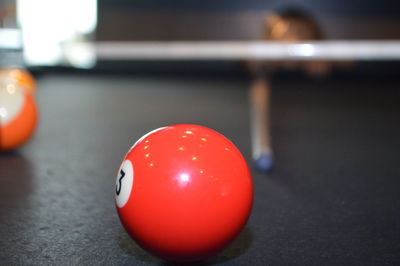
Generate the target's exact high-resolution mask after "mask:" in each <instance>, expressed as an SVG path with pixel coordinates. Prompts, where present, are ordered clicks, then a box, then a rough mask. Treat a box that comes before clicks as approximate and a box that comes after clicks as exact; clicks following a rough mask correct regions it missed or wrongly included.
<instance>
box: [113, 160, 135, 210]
mask: <svg viewBox="0 0 400 266" xmlns="http://www.w3.org/2000/svg"><path fill="white" fill-rule="evenodd" d="M132 185H133V166H132V163H131V161H129V160H125V161H124V162H123V163H122V164H121V167H120V169H119V171H118V175H117V180H116V181H115V203H116V204H117V206H118V208H122V207H123V206H124V205H125V204H126V203H127V202H128V199H129V196H130V194H131V191H132Z"/></svg>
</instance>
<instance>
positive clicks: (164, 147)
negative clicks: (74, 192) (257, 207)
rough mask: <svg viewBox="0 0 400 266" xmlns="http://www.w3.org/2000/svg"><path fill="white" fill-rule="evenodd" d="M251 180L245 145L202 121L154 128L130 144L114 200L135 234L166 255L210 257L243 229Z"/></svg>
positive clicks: (158, 253)
mask: <svg viewBox="0 0 400 266" xmlns="http://www.w3.org/2000/svg"><path fill="white" fill-rule="evenodd" d="M252 202H253V185H252V178H251V174H250V171H249V168H248V166H247V164H246V161H245V159H244V158H243V156H242V154H241V153H240V151H239V150H238V149H237V148H236V147H235V145H234V144H233V143H232V142H231V141H229V140H228V139H227V138H226V137H224V136H223V135H221V134H219V133H217V132H216V131H214V130H212V129H209V128H206V127H203V126H198V125H192V124H179V125H172V126H166V127H162V128H159V129H156V130H154V131H152V132H150V133H148V134H146V135H145V136H143V137H142V138H140V139H139V140H138V141H137V142H136V143H135V144H134V145H133V147H132V148H131V149H130V150H129V151H128V153H127V154H126V156H125V158H124V159H123V161H122V163H121V166H120V168H119V170H118V173H117V178H116V184H115V204H116V208H117V212H118V215H119V217H120V220H121V222H122V224H123V226H124V227H125V229H126V231H127V232H128V233H129V234H130V236H131V237H132V238H133V239H134V240H135V241H136V242H137V243H138V244H139V245H140V246H141V247H142V248H144V249H145V250H147V251H148V252H150V253H152V254H153V255H155V256H158V257H160V258H162V259H165V260H168V261H176V262H185V261H197V260H203V259H207V258H209V257H212V256H214V255H216V254H217V253H218V252H220V251H222V250H223V249H224V248H225V247H227V246H228V245H229V244H230V243H231V242H232V241H233V240H234V239H235V237H236V236H237V235H238V234H239V233H240V232H241V230H242V229H243V228H244V226H245V224H246V222H247V220H248V218H249V216H250V213H251V208H252Z"/></svg>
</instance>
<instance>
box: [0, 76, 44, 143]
mask: <svg viewBox="0 0 400 266" xmlns="http://www.w3.org/2000/svg"><path fill="white" fill-rule="evenodd" d="M37 117H38V114H37V108H36V104H35V101H34V99H33V95H32V94H30V93H27V92H26V91H25V90H24V89H23V88H21V87H20V86H19V85H18V84H17V83H16V82H14V81H13V80H11V79H10V78H1V79H0V150H11V149H14V148H17V147H19V146H21V145H22V144H23V143H25V142H26V141H27V140H28V139H29V138H30V136H31V135H32V133H33V132H34V129H35V127H36V124H37Z"/></svg>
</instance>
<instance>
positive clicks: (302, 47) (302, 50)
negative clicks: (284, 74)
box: [289, 43, 315, 57]
mask: <svg viewBox="0 0 400 266" xmlns="http://www.w3.org/2000/svg"><path fill="white" fill-rule="evenodd" d="M289 54H290V55H293V56H306V57H307V56H313V55H314V54H315V48H314V46H313V45H312V44H308V43H304V44H299V45H296V46H293V47H291V48H290V49H289Z"/></svg>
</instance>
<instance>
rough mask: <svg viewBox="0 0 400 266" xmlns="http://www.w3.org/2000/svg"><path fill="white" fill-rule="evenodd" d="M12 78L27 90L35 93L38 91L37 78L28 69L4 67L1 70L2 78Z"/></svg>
mask: <svg viewBox="0 0 400 266" xmlns="http://www.w3.org/2000/svg"><path fill="white" fill-rule="evenodd" d="M7 77H9V78H11V79H12V80H13V81H15V82H17V83H18V84H19V86H21V87H22V88H23V89H25V90H26V91H27V92H29V93H31V94H32V95H35V93H36V81H35V78H34V77H33V76H32V74H31V73H29V72H28V71H27V70H24V69H22V68H4V69H1V70H0V79H4V78H7Z"/></svg>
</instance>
